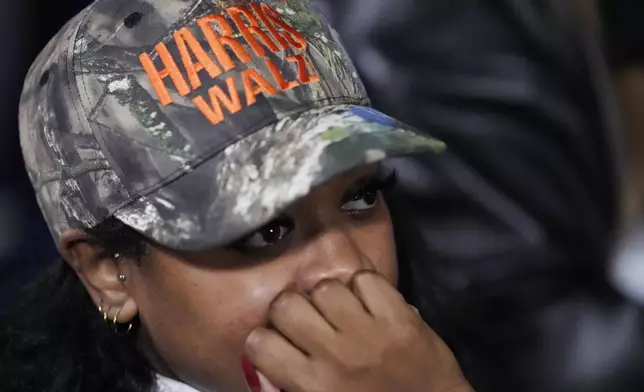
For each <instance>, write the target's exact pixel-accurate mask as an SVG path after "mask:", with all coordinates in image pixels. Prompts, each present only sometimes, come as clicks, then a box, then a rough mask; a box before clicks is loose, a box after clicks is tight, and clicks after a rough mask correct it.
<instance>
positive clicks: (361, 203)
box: [341, 187, 380, 212]
mask: <svg viewBox="0 0 644 392" xmlns="http://www.w3.org/2000/svg"><path fill="white" fill-rule="evenodd" d="M379 199H380V194H379V193H378V190H377V189H373V188H369V187H367V188H363V189H360V190H358V192H356V193H354V194H353V196H351V200H349V201H347V202H345V203H344V204H343V205H342V207H341V208H342V209H343V210H344V211H347V212H363V211H367V210H370V209H372V208H373V207H375V206H376V204H378V200H379Z"/></svg>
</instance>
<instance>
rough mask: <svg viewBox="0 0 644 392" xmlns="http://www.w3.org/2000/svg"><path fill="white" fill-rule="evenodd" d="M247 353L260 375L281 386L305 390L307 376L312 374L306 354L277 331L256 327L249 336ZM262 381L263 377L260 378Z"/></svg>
mask: <svg viewBox="0 0 644 392" xmlns="http://www.w3.org/2000/svg"><path fill="white" fill-rule="evenodd" d="M245 353H246V356H248V359H250V361H251V362H252V363H253V365H255V367H256V368H257V370H258V373H259V374H262V375H264V376H266V378H268V379H269V380H270V381H271V383H272V384H273V385H274V386H276V387H277V388H279V389H284V390H287V391H292V392H299V391H303V389H302V388H301V387H300V385H306V384H305V382H306V380H305V379H304V378H305V375H306V374H309V370H308V368H309V364H310V362H309V360H308V358H307V357H306V355H305V354H304V353H303V352H301V351H300V350H298V349H297V348H296V347H293V345H292V344H291V343H290V342H289V341H288V340H286V338H284V337H283V336H281V335H280V334H279V333H277V332H275V331H271V330H269V329H266V328H257V329H255V330H254V331H253V332H252V333H251V334H250V335H249V336H248V338H247V339H246V345H245ZM260 381H261V378H260Z"/></svg>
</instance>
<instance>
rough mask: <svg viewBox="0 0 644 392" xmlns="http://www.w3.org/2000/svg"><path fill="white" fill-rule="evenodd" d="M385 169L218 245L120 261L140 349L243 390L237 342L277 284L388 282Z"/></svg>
mask: <svg viewBox="0 0 644 392" xmlns="http://www.w3.org/2000/svg"><path fill="white" fill-rule="evenodd" d="M385 177H387V175H386V174H385V175H383V173H382V172H381V171H379V170H378V168H377V167H375V166H369V167H363V168H360V169H357V170H355V171H353V172H350V173H348V174H345V175H342V176H340V177H338V178H336V179H335V180H333V181H332V182H329V183H327V184H326V185H325V186H322V187H320V188H318V189H316V190H314V191H313V192H312V193H311V194H310V195H309V196H308V197H306V198H305V199H303V200H301V201H299V202H297V203H296V204H294V205H293V206H292V207H291V208H289V209H288V210H286V211H285V212H284V213H283V215H281V216H280V217H279V218H277V219H275V220H274V221H273V222H271V223H270V224H268V225H267V226H265V227H264V228H262V229H260V230H259V231H257V232H255V233H253V234H251V235H250V236H248V237H246V238H244V239H242V240H240V241H238V242H237V243H235V244H234V245H231V246H230V247H228V248H225V249H217V250H213V251H207V252H201V253H198V254H176V253H171V252H169V251H167V250H163V249H160V248H152V249H151V251H150V253H149V255H148V256H147V257H146V258H145V259H144V260H143V261H142V263H140V265H137V264H136V263H125V264H124V265H123V268H125V270H124V273H125V274H126V275H127V281H126V282H125V284H126V287H127V290H128V294H129V296H130V297H131V299H132V300H133V301H134V302H135V303H136V305H137V307H138V314H139V316H140V319H141V322H142V326H143V336H144V337H145V338H144V341H145V343H144V347H145V350H146V351H147V354H148V355H149V356H150V358H151V359H152V360H153V362H154V363H155V364H156V366H158V367H159V369H160V371H162V372H165V373H170V374H169V375H170V376H174V377H177V378H178V379H180V380H182V381H184V382H187V383H189V384H191V385H194V386H196V387H198V388H203V389H206V390H210V389H215V390H221V391H245V390H247V389H246V386H245V382H244V376H243V372H242V368H241V362H240V359H241V355H242V351H243V346H244V341H245V340H246V337H247V336H248V334H249V333H250V331H251V330H252V329H253V328H255V327H257V326H259V325H263V324H265V323H266V315H267V310H268V307H269V304H270V302H271V301H272V300H273V299H274V298H275V297H276V296H277V295H278V293H280V292H281V291H282V290H284V289H294V290H298V291H300V292H302V293H307V292H310V291H311V290H312V289H313V288H314V286H315V285H316V284H317V283H318V282H320V281H321V280H323V279H328V278H335V279H339V280H341V281H343V282H347V281H348V280H349V279H350V277H351V276H352V275H353V274H354V273H355V272H356V271H358V270H362V269H375V270H377V271H378V272H380V273H382V274H383V275H384V276H386V277H387V278H388V279H390V281H391V282H392V283H393V284H395V283H396V280H397V261H396V252H395V244H394V238H393V231H392V225H391V220H390V217H389V212H388V210H387V206H386V205H385V202H384V200H383V199H382V196H381V194H380V192H379V189H380V188H382V186H383V185H384V183H383V182H386V178H385Z"/></svg>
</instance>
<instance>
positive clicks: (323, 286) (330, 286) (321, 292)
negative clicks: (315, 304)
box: [311, 279, 342, 299]
mask: <svg viewBox="0 0 644 392" xmlns="http://www.w3.org/2000/svg"><path fill="white" fill-rule="evenodd" d="M341 285H342V283H340V282H338V281H337V280H335V279H325V280H323V281H321V282H319V283H318V284H317V285H316V286H315V287H314V288H313V291H312V292H311V298H314V299H319V298H320V297H324V296H325V295H327V294H328V293H329V292H331V291H334V290H337V289H338V288H339V286H341Z"/></svg>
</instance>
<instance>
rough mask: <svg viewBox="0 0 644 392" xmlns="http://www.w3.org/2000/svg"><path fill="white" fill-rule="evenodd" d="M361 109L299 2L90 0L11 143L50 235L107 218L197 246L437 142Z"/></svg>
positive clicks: (346, 69) (345, 68)
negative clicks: (339, 178) (348, 175)
mask: <svg viewBox="0 0 644 392" xmlns="http://www.w3.org/2000/svg"><path fill="white" fill-rule="evenodd" d="M368 106H369V101H368V98H367V95H366V93H365V89H364V87H363V85H362V83H361V81H360V79H359V77H358V75H357V74H356V70H355V69H354V66H353V64H352V63H351V61H350V59H349V58H348V56H347V54H346V53H345V50H344V48H343V47H342V45H341V44H340V42H339V39H338V36H337V33H336V32H335V31H334V30H333V29H332V28H331V27H330V26H329V25H328V24H327V23H326V22H325V20H324V19H323V17H322V16H321V15H320V14H319V13H318V12H317V11H316V10H315V9H314V7H313V6H312V5H311V4H310V3H309V1H307V0H261V1H260V0H254V1H249V0H98V1H96V2H95V3H93V4H92V5H90V6H89V7H87V8H86V9H85V10H84V11H82V12H81V13H80V14H78V15H77V16H76V17H74V18H73V19H72V20H71V21H69V22H68V23H67V24H66V25H65V26H64V27H63V28H62V30H61V31H60V32H59V33H58V34H57V35H56V36H55V37H54V38H53V39H52V40H51V42H50V43H49V44H48V45H47V46H46V48H45V49H44V50H43V52H42V53H41V54H40V55H39V57H38V58H37V59H36V61H35V63H34V64H33V65H32V67H31V69H30V71H29V74H28V76H27V78H26V82H25V86H24V91H23V95H22V98H21V107H20V140H21V145H22V150H23V155H24V158H25V162H26V167H27V170H28V173H29V177H30V179H31V181H32V183H33V186H34V188H35V190H36V193H37V199H38V203H39V205H40V208H41V209H42V211H43V214H44V216H45V219H46V221H47V223H48V225H49V227H50V230H51V232H52V235H53V236H54V239H55V240H56V241H58V239H59V237H60V235H61V233H63V232H64V231H65V230H67V229H70V228H89V227H93V226H95V225H97V224H99V223H100V222H101V221H103V220H105V219H106V218H108V217H110V216H114V217H116V218H118V219H120V220H121V221H123V222H125V223H126V224H127V225H129V226H131V227H132V228H134V229H135V230H137V231H139V232H140V233H142V234H143V235H145V236H147V237H149V238H151V239H153V240H154V241H156V242H158V243H160V244H162V245H165V246H167V247H170V248H174V249H177V250H200V249H207V248H210V247H217V246H221V245H223V244H226V243H228V242H230V241H233V240H235V239H238V238H239V237H241V236H243V235H246V234H248V233H250V232H251V231H253V230H256V229H257V228H259V227H261V226H262V225H263V224H265V223H267V222H268V221H270V219H272V218H274V216H275V214H276V213H279V211H280V210H281V209H283V208H285V207H287V206H288V205H289V204H290V203H292V202H293V201H295V200H296V199H298V198H300V197H302V196H304V195H306V194H307V193H308V192H309V191H310V189H311V188H312V187H315V186H317V185H320V184H322V183H323V182H325V181H327V180H329V179H331V178H332V177H334V176H336V175H338V174H340V173H343V172H345V171H347V170H350V169H352V168H354V167H356V166H358V165H361V164H364V163H369V162H375V161H379V160H382V159H384V158H386V157H390V156H399V155H406V154H411V153H421V152H436V151H441V150H442V149H443V148H444V145H443V143H441V142H440V141H438V140H434V139H431V138H427V137H423V136H420V135H418V134H417V133H415V132H414V131H412V130H410V129H409V128H408V127H407V126H405V125H403V124H401V123H399V122H397V121H396V120H394V119H392V118H390V117H387V116H385V115H383V114H381V113H379V112H377V111H375V110H373V109H370V108H369V107H368Z"/></svg>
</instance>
